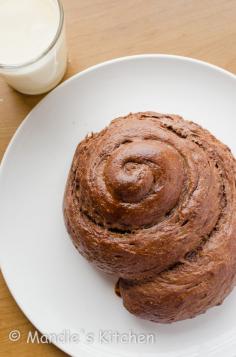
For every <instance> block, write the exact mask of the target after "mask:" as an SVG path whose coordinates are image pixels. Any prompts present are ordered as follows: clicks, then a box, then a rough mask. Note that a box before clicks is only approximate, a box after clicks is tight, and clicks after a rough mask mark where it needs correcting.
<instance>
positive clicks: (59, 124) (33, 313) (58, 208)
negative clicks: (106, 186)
mask: <svg viewBox="0 0 236 357" xmlns="http://www.w3.org/2000/svg"><path fill="white" fill-rule="evenodd" d="M145 110H154V111H159V112H164V113H165V112H166V113H178V114H180V115H182V116H184V117H185V118H188V119H191V120H194V121H196V122H198V123H200V124H202V125H203V126H204V127H206V128H208V129H209V130H211V131H212V133H214V134H215V135H216V136H217V137H218V138H219V139H221V140H222V141H224V142H225V143H226V144H228V145H229V146H230V147H231V148H232V150H233V152H234V153H236V141H235V132H236V77H235V76H234V75H233V74H230V73H228V72H226V71H224V70H222V69H220V68H217V67H215V66H212V65H209V64H206V63H203V62H200V61H196V60H192V59H188V58H183V57H176V56H167V55H142V56H135V57H127V58H121V59H117V60H114V61H110V62H106V63H103V64H100V65H97V66H95V67H92V68H90V69H88V70H86V71H84V72H82V73H80V74H78V75H76V76H74V77H73V78H71V79H70V80H68V81H66V82H65V83H64V84H62V85H61V86H59V87H58V88H57V89H56V90H54V91H53V92H52V93H50V94H49V95H48V96H47V97H46V98H45V99H44V100H43V101H42V102H41V103H40V104H39V105H38V106H37V107H36V108H35V109H34V110H33V111H32V112H31V113H30V114H29V116H28V117H27V119H26V120H25V121H24V122H23V124H22V125H21V127H20V129H19V130H18V131H17V133H16V134H15V136H14V138H13V140H12V141H11V144H10V145H9V148H8V150H7V152H6V155H5V157H4V160H3V162H2V166H1V175H0V197H1V199H0V217H1V218H0V237H1V249H0V257H1V267H2V271H3V274H4V277H5V279H6V282H7V284H8V286H9V288H10V290H11V292H12V294H13V296H14V298H15V299H16V301H17V303H18V304H19V306H20V308H21V309H22V310H23V311H24V313H25V314H26V316H27V317H28V318H29V319H30V320H31V321H32V323H33V324H34V325H35V326H36V327H37V328H38V329H39V330H40V331H41V332H42V333H44V334H47V335H48V336H49V337H50V338H51V339H52V341H53V342H54V343H55V344H56V345H57V346H58V347H59V348H61V349H62V350H64V351H66V352H67V353H68V354H70V355H73V356H80V357H94V356H96V357H108V356H109V357H112V356H113V357H134V356H135V357H138V356H145V357H150V356H153V357H154V356H155V357H156V356H159V357H185V356H186V357H187V356H188V357H189V356H191V357H195V356H200V357H210V356H214V357H216V356H217V357H218V356H219V357H220V356H222V354H224V356H226V357H233V356H234V357H235V356H236V321H235V316H236V304H235V298H236V291H234V292H233V293H232V294H231V295H230V296H229V297H228V298H227V299H226V301H225V302H224V304H223V305H222V306H221V307H216V308H213V309H211V310H210V311H208V312H207V313H206V314H205V315H202V316H199V317H197V318H195V319H193V320H187V321H183V322H178V323H174V324H172V325H160V324H154V323H151V322H148V321H143V320H141V319H138V318H136V317H134V316H132V315H131V314H129V313H128V312H127V311H126V310H125V309H124V308H123V306H122V301H121V299H119V298H118V297H117V296H116V295H115V294H114V283H115V281H116V279H115V278H110V277H106V276H105V275H103V274H102V273H100V272H98V271H97V270H96V269H95V268H94V267H92V266H91V265H90V264H89V263H87V262H86V261H85V260H84V259H83V258H82V257H81V256H80V255H79V254H78V253H77V251H76V250H75V248H74V247H73V245H72V243H71V241H70V239H69V238H68V235H67V232H66V229H65V227H64V222H63V215H62V198H63V192H64V186H65V182H66V178H67V174H68V170H69V167H70V163H71V160H72V156H73V153H74V150H75V147H76V145H77V143H78V142H79V141H80V140H81V139H82V138H83V137H84V136H85V135H86V134H87V133H88V132H91V131H97V130H100V129H102V128H103V127H104V126H105V125H106V124H108V123H109V121H110V120H111V119H112V118H114V117H116V116H119V115H122V114H127V113H129V112H136V111H145ZM15 327H16V329H19V330H20V326H15ZM102 330H103V332H102ZM109 330H111V331H112V332H113V333H114V334H115V333H116V332H117V335H116V337H112V335H111V332H109ZM104 333H105V335H104ZM126 333H127V334H128V335H125V334H126ZM55 334H57V335H55ZM134 334H136V335H134ZM142 334H145V336H144V337H142ZM131 335H132V336H136V337H129V336H131ZM114 336H115V335H114ZM104 337H105V341H104ZM142 338H143V340H142V341H140V340H141V339H142ZM121 339H123V341H120V340H121ZM125 340H126V342H128V343H124V342H125ZM138 340H139V342H143V343H136V342H138ZM122 342H123V343H122ZM148 342H149V343H148Z"/></svg>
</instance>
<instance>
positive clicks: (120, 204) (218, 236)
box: [64, 112, 236, 322]
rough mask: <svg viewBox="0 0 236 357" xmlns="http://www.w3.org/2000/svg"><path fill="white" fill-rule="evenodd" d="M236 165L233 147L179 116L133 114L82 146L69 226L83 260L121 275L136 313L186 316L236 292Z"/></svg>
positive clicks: (70, 185)
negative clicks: (235, 287) (233, 290)
mask: <svg viewBox="0 0 236 357" xmlns="http://www.w3.org/2000/svg"><path fill="white" fill-rule="evenodd" d="M235 167H236V166H235V160H234V158H233V156H232V154H231V152H230V150H229V149H228V148H227V147H226V146H225V145H223V144H222V143H221V142H219V141H218V140H217V139H216V138H215V137H213V136H212V135H211V134H210V133H209V132H208V131H206V130H204V129H202V128H201V127H200V126H199V125H197V124H195V123H193V122H189V121H185V120H184V119H183V118H181V117H179V116H176V115H164V114H159V113H154V112H145V113H136V114H129V115H128V116H126V117H122V118H118V119H115V120H113V121H112V122H111V124H110V125H109V126H108V127H107V128H105V129H104V130H103V131H101V132H100V133H97V134H92V135H90V136H88V137H87V138H85V139H84V140H83V141H82V142H81V143H80V144H79V145H78V147H77V149H76V152H75V155H74V159H73V162H72V166H71V170H70V173H69V177H68V181H67V186H66V190H65V196H64V216H65V222H66V226H67V229H68V232H69V233H70V235H71V238H72V240H73V242H74V244H75V246H76V247H77V248H78V250H79V252H80V253H81V254H82V255H83V256H85V257H86V258H87V259H88V260H90V261H92V262H93V263H94V264H96V266H98V267H99V268H100V269H102V270H104V271H106V272H108V273H113V274H116V275H117V276H119V277H120V278H121V279H120V281H119V290H120V294H121V296H122V298H123V300H124V305H125V307H126V308H127V309H128V310H129V311H130V312H131V313H134V314H135V315H137V316H140V317H142V318H145V319H149V320H152V321H157V322H172V321H177V320H182V319H186V318H190V317H194V316H196V315H197V314H200V313H203V312H205V311H206V310H207V309H208V308H209V307H211V306H214V305H217V304H220V303H221V302H222V301H223V299H224V298H225V297H226V296H227V295H228V293H229V292H230V291H231V290H232V288H233V286H234V281H235V272H236V189H235V177H236V174H235V173H236V170H235Z"/></svg>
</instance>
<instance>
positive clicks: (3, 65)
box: [0, 0, 64, 70]
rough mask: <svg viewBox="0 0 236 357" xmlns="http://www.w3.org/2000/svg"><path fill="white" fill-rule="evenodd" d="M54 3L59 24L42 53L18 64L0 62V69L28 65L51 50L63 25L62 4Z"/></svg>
mask: <svg viewBox="0 0 236 357" xmlns="http://www.w3.org/2000/svg"><path fill="white" fill-rule="evenodd" d="M56 3H57V6H58V10H59V24H58V27H57V31H56V34H55V36H54V37H53V39H52V41H51V42H50V44H49V45H48V47H47V48H46V49H45V50H44V51H43V52H42V53H40V54H39V55H38V56H37V57H34V58H33V59H31V60H30V61H27V62H22V63H19V64H14V63H13V64H4V63H1V62H0V70H1V69H8V70H14V69H20V68H24V67H27V66H30V65H32V64H34V63H36V62H37V61H39V60H41V59H42V58H43V57H44V56H45V55H46V54H48V53H49V52H50V51H51V49H52V48H53V47H54V46H55V44H56V43H57V40H58V39H59V37H60V35H61V32H62V29H63V25H64V10H63V6H62V2H61V0H56Z"/></svg>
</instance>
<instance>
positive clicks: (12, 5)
mask: <svg viewBox="0 0 236 357" xmlns="http://www.w3.org/2000/svg"><path fill="white" fill-rule="evenodd" d="M66 67H67V50H66V41H65V24H64V12H63V7H62V4H61V2H60V0H0V74H1V75H2V76H3V77H4V78H5V80H6V82H7V83H8V84H9V85H10V86H12V87H13V88H15V89H16V90H18V91H19V92H22V93H25V94H41V93H45V92H48V91H49V90H51V89H52V88H54V87H55V86H56V85H57V84H58V83H59V82H60V81H61V79H62V77H63V76H64V74H65V71H66Z"/></svg>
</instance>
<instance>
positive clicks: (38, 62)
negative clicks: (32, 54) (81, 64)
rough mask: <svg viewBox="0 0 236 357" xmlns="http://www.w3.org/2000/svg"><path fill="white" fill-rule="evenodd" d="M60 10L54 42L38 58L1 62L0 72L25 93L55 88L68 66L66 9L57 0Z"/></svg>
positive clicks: (41, 91) (13, 85)
mask: <svg viewBox="0 0 236 357" xmlns="http://www.w3.org/2000/svg"><path fill="white" fill-rule="evenodd" d="M55 3H56V5H57V8H58V11H59V23H58V28H57V31H56V34H55V37H54V38H53V40H52V42H51V43H50V44H49V46H48V47H46V48H45V50H44V51H43V52H42V53H41V54H40V55H39V56H38V57H36V58H33V59H32V60H30V61H28V62H25V63H21V64H16V65H14V64H11V65H7V64H4V63H0V74H1V75H2V76H3V77H4V79H5V80H6V82H7V83H8V84H9V85H10V86H12V87H13V88H15V89H16V90H18V91H19V92H22V93H25V94H33V95H34V94H42V93H45V92H48V91H49V90H51V89H52V88H54V87H55V86H56V85H57V84H58V83H59V82H60V81H61V79H62V77H63V76H64V74H65V71H66V68H67V48H66V38H65V21H64V10H63V6H62V3H61V1H60V0H55Z"/></svg>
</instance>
